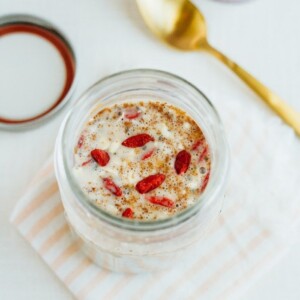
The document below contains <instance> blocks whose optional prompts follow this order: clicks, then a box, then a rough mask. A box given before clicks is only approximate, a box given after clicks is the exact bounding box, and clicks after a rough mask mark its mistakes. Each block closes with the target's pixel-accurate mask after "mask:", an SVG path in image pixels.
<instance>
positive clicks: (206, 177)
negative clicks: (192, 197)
mask: <svg viewBox="0 0 300 300" xmlns="http://www.w3.org/2000/svg"><path fill="white" fill-rule="evenodd" d="M209 176H210V173H209V172H208V173H207V174H206V175H205V177H204V179H203V182H202V186H201V193H202V192H203V191H204V190H205V188H206V186H207V184H208V180H209Z"/></svg>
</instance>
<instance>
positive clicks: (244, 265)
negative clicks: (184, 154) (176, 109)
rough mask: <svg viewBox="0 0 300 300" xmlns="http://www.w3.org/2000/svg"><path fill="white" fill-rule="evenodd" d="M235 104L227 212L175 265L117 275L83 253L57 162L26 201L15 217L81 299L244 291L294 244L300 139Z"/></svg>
mask: <svg viewBox="0 0 300 300" xmlns="http://www.w3.org/2000/svg"><path fill="white" fill-rule="evenodd" d="M236 105H237V104H236V102H235V103H232V105H231V106H230V101H228V102H227V108H226V110H225V109H224V108H221V107H220V112H221V114H222V118H223V120H224V123H225V127H226V130H227V132H228V137H229V143H230V148H231V153H232V166H231V176H230V179H229V184H228V188H227V191H226V197H225V203H224V207H223V212H222V213H221V215H220V216H219V218H218V220H217V222H216V223H215V224H214V226H213V228H211V231H210V234H209V236H208V238H207V240H206V241H205V243H199V244H197V245H195V247H194V255H191V256H189V257H188V258H186V259H185V260H184V261H180V262H178V263H177V264H176V265H175V266H174V268H172V269H170V270H167V271H164V272H161V273H156V274H139V275H128V274H127V275H126V274H118V273H112V272H109V271H106V270H103V269H101V268H99V267H98V266H97V265H95V264H94V263H93V262H92V261H91V260H90V259H89V258H87V257H86V256H85V255H84V254H82V253H81V252H80V250H79V248H78V244H77V243H76V242H75V241H74V240H73V239H72V237H71V234H70V231H69V228H68V226H67V223H66V221H65V218H64V212H63V207H62V204H61V201H60V195H59V191H58V186H57V183H56V180H55V176H54V172H53V165H52V163H51V162H49V163H47V164H46V166H45V167H44V168H43V169H42V170H41V171H40V173H39V174H38V175H37V177H36V178H35V179H34V180H33V182H32V184H31V186H30V187H29V188H28V190H27V192H26V193H25V195H24V196H23V197H22V199H20V201H19V203H18V204H17V206H16V208H15V210H14V212H13V214H12V217H11V221H12V223H13V224H14V225H15V226H16V227H17V228H18V230H19V232H20V233H21V234H22V235H23V236H24V238H25V239H26V240H28V242H29V243H30V244H31V245H32V247H33V248H34V249H35V250H36V251H37V252H38V253H39V254H40V255H41V257H42V258H43V260H44V261H45V263H46V264H47V265H48V266H49V267H50V268H51V269H52V270H53V272H55V274H56V275H57V277H58V278H59V279H60V280H61V281H62V282H63V283H64V284H65V285H66V287H67V288H68V289H69V290H70V291H71V292H72V294H73V295H74V296H75V298H78V299H97V300H98V299H122V300H123V299H125V300H126V299H162V300H163V299H233V298H234V297H238V296H239V295H240V294H241V293H242V292H243V291H245V289H246V288H247V287H249V286H250V284H253V282H254V281H255V280H257V279H258V278H259V275H261V274H262V273H264V272H265V271H266V270H268V269H269V268H270V267H271V266H272V265H273V264H274V263H275V262H276V261H277V260H278V259H279V258H280V257H281V256H282V255H283V254H284V253H285V252H286V250H287V249H288V244H289V242H288V241H287V233H288V232H291V229H292V228H293V225H294V224H295V223H296V222H297V220H298V219H299V217H300V213H299V212H300V203H299V200H298V199H297V198H299V194H300V193H299V189H300V188H299V180H300V174H299V170H298V169H297V168H296V167H295V166H296V165H298V166H299V163H300V157H299V155H298V154H299V153H300V152H299V150H300V145H299V141H298V140H297V138H296V137H295V136H294V133H293V132H292V130H290V129H289V128H288V127H287V126H285V125H283V124H282V123H281V121H280V120H279V119H278V118H277V117H275V116H273V115H272V114H271V113H269V112H268V111H267V110H265V111H264V110H258V109H255V105H253V106H252V107H250V108H243V107H242V106H241V107H239V108H237V107H236ZM229 107H231V109H229ZM236 111H238V112H239V113H234V112H236Z"/></svg>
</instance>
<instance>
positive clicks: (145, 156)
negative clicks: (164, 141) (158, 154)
mask: <svg viewBox="0 0 300 300" xmlns="http://www.w3.org/2000/svg"><path fill="white" fill-rule="evenodd" d="M154 151H155V149H154V148H153V149H151V150H150V151H148V152H146V153H145V154H144V155H143V156H142V160H144V159H147V158H149V157H151V156H152V154H153V153H154Z"/></svg>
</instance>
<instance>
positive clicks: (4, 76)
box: [0, 33, 66, 119]
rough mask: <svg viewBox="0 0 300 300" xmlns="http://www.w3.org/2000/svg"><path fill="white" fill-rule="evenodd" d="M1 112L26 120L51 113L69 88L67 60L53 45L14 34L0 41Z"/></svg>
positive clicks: (30, 36) (37, 37) (4, 115)
mask: <svg viewBox="0 0 300 300" xmlns="http://www.w3.org/2000/svg"><path fill="white" fill-rule="evenodd" d="M0 66H1V72H0V112H1V116H2V117H6V118H11V119H22V118H29V117H34V116H36V115H38V114H40V113H41V112H44V111H45V110H47V109H48V108H49V107H51V105H53V104H54V103H55V102H56V101H57V99H58V98H59V96H60V94H61V92H62V90H63V88H64V84H65V79H66V70H65V65H64V60H63V58H62V56H61V55H60V53H59V52H58V50H57V49H56V48H55V46H54V45H52V44H51V43H50V42H49V41H47V40H46V39H44V38H41V37H39V36H37V35H35V34H29V33H13V34H7V35H4V36H3V37H2V38H1V39H0Z"/></svg>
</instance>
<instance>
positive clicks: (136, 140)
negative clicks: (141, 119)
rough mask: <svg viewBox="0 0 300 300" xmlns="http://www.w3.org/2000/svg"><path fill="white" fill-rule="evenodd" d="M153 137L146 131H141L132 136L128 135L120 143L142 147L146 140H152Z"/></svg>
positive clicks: (130, 146) (131, 146) (129, 146)
mask: <svg viewBox="0 0 300 300" xmlns="http://www.w3.org/2000/svg"><path fill="white" fill-rule="evenodd" d="M153 141H154V138H153V137H152V136H151V135H149V134H147V133H141V134H137V135H134V136H131V137H129V138H128V139H126V140H125V141H123V143H122V145H123V146H125V147H128V148H137V147H143V146H144V145H146V144H147V143H148V142H153Z"/></svg>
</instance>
